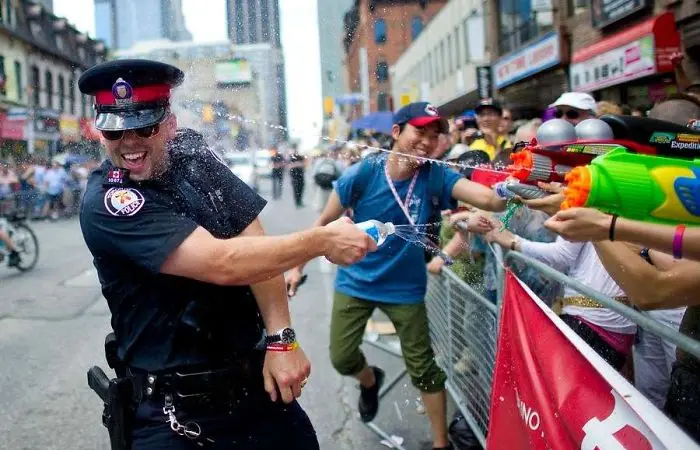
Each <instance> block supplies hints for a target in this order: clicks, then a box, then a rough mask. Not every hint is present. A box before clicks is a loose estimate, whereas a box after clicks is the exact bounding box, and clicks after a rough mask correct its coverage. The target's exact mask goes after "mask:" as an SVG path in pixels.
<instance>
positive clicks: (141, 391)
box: [129, 368, 265, 409]
mask: <svg viewBox="0 0 700 450" xmlns="http://www.w3.org/2000/svg"><path fill="white" fill-rule="evenodd" d="M245 372H246V371H242V370H241V369H240V368H224V369H212V370H196V371H187V370H174V371H171V372H159V373H148V372H140V371H133V370H129V376H130V378H131V379H132V383H133V386H134V401H135V402H136V403H143V402H147V401H156V402H161V401H162V400H163V399H165V397H166V396H169V397H171V398H172V399H173V403H174V405H175V406H177V407H180V408H186V409H191V408H196V407H199V406H207V407H210V406H212V405H213V404H216V403H220V404H222V406H224V405H226V404H230V403H231V402H234V403H240V402H242V401H243V400H255V399H258V398H260V397H261V396H264V395H265V390H264V387H263V381H262V373H260V376H258V377H256V376H252V377H251V376H250V374H247V373H245Z"/></svg>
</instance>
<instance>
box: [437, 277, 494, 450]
mask: <svg viewBox="0 0 700 450" xmlns="http://www.w3.org/2000/svg"><path fill="white" fill-rule="evenodd" d="M425 302H426V303H425V304H426V309H427V311H428V320H429V323H430V338H431V340H432V344H433V349H434V351H435V358H436V361H437V363H438V365H439V366H440V367H442V368H443V370H444V371H445V372H446V373H447V377H448V383H447V389H448V391H449V392H450V395H451V396H452V398H453V400H454V401H455V403H456V404H457V407H458V408H459V410H460V411H461V412H462V414H463V415H464V417H465V419H466V421H467V423H469V425H470V427H471V428H472V430H474V432H475V434H476V437H477V439H479V441H480V442H481V444H482V445H485V441H486V439H485V436H486V429H487V427H488V419H489V404H490V396H491V384H492V381H493V378H492V377H493V366H494V363H495V360H496V335H497V329H496V328H497V322H498V309H497V308H496V305H494V304H493V303H491V302H490V301H488V300H487V299H486V298H485V297H484V296H482V295H481V294H479V293H478V292H477V291H476V290H474V289H473V288H472V287H471V286H469V285H468V284H466V283H465V282H464V281H462V280H461V279H460V278H459V277H457V275H455V274H454V273H453V272H452V271H450V270H444V271H443V273H442V275H440V276H431V278H430V281H429V283H428V293H427V295H426V300H425Z"/></svg>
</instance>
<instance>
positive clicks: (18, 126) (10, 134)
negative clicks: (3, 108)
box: [0, 113, 26, 141]
mask: <svg viewBox="0 0 700 450" xmlns="http://www.w3.org/2000/svg"><path fill="white" fill-rule="evenodd" d="M25 125H26V120H24V119H19V120H11V119H9V118H8V117H7V114H5V113H0V138H2V139H9V140H15V141H21V140H23V139H24V127H25Z"/></svg>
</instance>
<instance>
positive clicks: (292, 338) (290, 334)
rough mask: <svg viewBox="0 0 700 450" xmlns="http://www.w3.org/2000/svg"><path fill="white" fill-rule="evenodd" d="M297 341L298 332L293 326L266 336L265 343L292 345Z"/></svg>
mask: <svg viewBox="0 0 700 450" xmlns="http://www.w3.org/2000/svg"><path fill="white" fill-rule="evenodd" d="M296 341H297V334H296V333H295V332H294V330H293V329H291V328H282V329H281V330H279V331H278V332H277V333H275V334H270V335H267V336H265V345H270V344H284V345H291V344H293V343H295V342H296Z"/></svg>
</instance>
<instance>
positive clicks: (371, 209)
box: [335, 155, 461, 304]
mask: <svg viewBox="0 0 700 450" xmlns="http://www.w3.org/2000/svg"><path fill="white" fill-rule="evenodd" d="M363 164H373V165H374V166H375V167H373V170H372V176H371V177H370V179H369V182H368V183H367V185H366V186H365V187H364V188H363V190H362V196H361V197H360V198H359V199H358V200H357V202H356V204H355V205H351V204H350V203H351V201H352V192H353V183H354V182H355V179H356V178H357V174H358V172H359V169H360V167H361V166H362V165H363ZM385 164H386V156H385V155H382V156H377V157H374V158H372V160H365V161H363V162H361V163H360V164H355V165H354V166H352V167H350V168H349V169H347V170H346V171H345V173H343V175H342V176H341V177H340V178H339V179H338V181H337V182H336V183H335V190H336V192H337V193H338V196H339V197H340V203H341V204H342V205H343V207H345V208H350V207H352V208H353V214H354V221H355V222H356V223H359V222H364V221H365V220H370V219H376V220H379V221H380V222H392V223H393V224H394V225H400V224H408V223H409V221H408V219H407V218H406V216H405V215H404V213H403V210H402V209H401V207H400V206H399V205H398V203H397V202H396V200H395V198H394V195H393V193H392V192H391V188H390V187H389V184H388V183H387V180H386V176H385V175H384V165H385ZM432 170H443V171H444V177H443V179H444V184H443V189H442V196H441V199H440V201H441V204H440V209H441V210H445V209H453V208H455V207H456V202H455V201H454V200H453V199H452V189H453V188H454V185H455V184H456V183H457V181H458V180H459V179H460V178H461V175H460V174H459V173H458V172H456V171H454V170H452V169H449V168H447V167H445V166H443V165H439V166H436V167H434V168H433V169H432ZM429 176H430V172H429V167H428V166H427V165H426V166H425V167H423V168H422V169H421V171H420V172H419V175H418V179H417V181H416V186H415V188H414V190H413V194H412V195H411V199H410V200H409V205H408V210H409V213H410V215H411V218H412V219H413V221H414V223H416V224H425V223H426V222H428V221H429V220H430V216H431V213H432V211H431V210H432V206H431V195H430V192H429V183H428V179H429ZM411 178H412V177H410V178H408V179H406V180H400V181H396V180H394V181H393V183H394V186H395V187H396V191H397V192H398V194H399V197H400V198H401V200H402V201H405V200H406V195H407V194H408V187H409V185H410V184H411ZM427 283H428V279H427V274H426V268H425V251H424V249H423V248H421V247H418V246H416V245H411V244H408V243H407V242H406V241H404V240H403V239H401V238H399V237H397V236H395V235H392V236H389V237H388V238H387V240H386V242H384V244H382V246H381V247H379V249H378V250H377V251H376V252H374V253H369V254H367V257H366V258H364V259H363V260H362V261H360V262H358V263H357V264H354V265H352V266H349V267H339V268H338V272H337V275H336V279H335V289H336V290H337V291H338V292H341V293H343V294H345V295H349V296H352V297H357V298H361V299H365V300H373V301H377V302H384V303H397V304H415V303H420V302H422V301H423V299H424V297H425V291H426V288H427Z"/></svg>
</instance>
